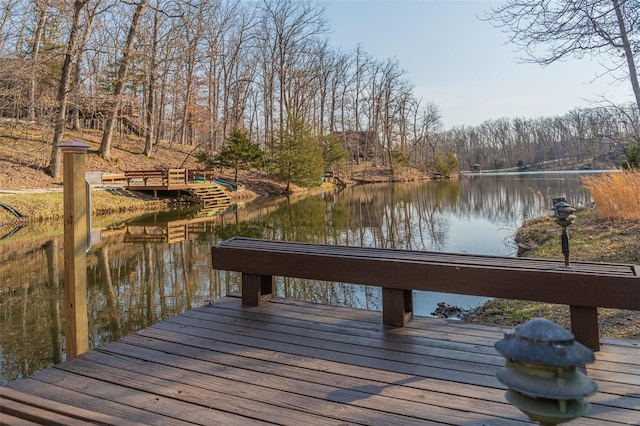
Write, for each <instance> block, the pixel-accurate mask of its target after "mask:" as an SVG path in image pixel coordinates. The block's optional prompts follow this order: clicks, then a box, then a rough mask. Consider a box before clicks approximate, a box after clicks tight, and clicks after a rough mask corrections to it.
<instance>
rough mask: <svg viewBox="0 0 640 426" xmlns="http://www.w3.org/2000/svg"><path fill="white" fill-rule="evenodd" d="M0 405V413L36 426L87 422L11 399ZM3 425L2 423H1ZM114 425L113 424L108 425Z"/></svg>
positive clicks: (57, 425) (82, 423)
mask: <svg viewBox="0 0 640 426" xmlns="http://www.w3.org/2000/svg"><path fill="white" fill-rule="evenodd" d="M1 401H2V404H0V413H2V414H3V415H4V414H8V415H10V416H13V417H17V418H21V419H25V420H28V421H30V422H34V423H38V424H47V425H52V426H84V425H86V424H87V420H79V419H76V418H73V417H68V416H65V415H64V414H59V413H55V412H51V411H47V410H43V409H42V408H38V407H34V406H32V405H28V404H24V403H22V402H19V401H13V400H11V399H4V398H3V399H2V400H1ZM3 424H4V421H3ZM110 424H114V423H110Z"/></svg>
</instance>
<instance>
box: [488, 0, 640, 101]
mask: <svg viewBox="0 0 640 426" xmlns="http://www.w3.org/2000/svg"><path fill="white" fill-rule="evenodd" d="M485 19H487V20H488V21H490V22H491V23H492V24H493V25H494V26H496V27H498V28H501V29H503V30H504V31H505V32H507V33H510V34H511V36H510V41H511V42H512V43H514V44H516V45H517V46H520V47H522V48H523V49H524V52H525V54H526V55H527V60H529V61H532V62H534V63H538V64H541V65H549V64H552V63H554V62H556V61H559V60H562V59H565V58H567V57H576V58H582V57H584V56H585V55H593V56H601V57H603V58H606V60H607V61H611V63H612V64H613V66H612V67H611V66H607V65H605V69H606V70H607V72H612V73H614V74H615V72H616V71H618V70H620V69H624V68H626V73H625V74H626V76H627V77H628V78H629V81H630V82H631V87H632V89H633V93H634V96H635V101H636V105H637V106H638V108H640V84H638V75H637V68H636V63H635V58H634V55H635V54H637V52H638V43H639V42H640V40H639V38H640V32H638V30H637V28H638V26H639V25H640V1H638V0H622V1H620V0H561V1H549V0H508V1H506V2H505V3H504V4H503V5H501V6H500V7H498V8H494V9H492V10H491V11H490V12H489V13H487V15H486V16H485Z"/></svg>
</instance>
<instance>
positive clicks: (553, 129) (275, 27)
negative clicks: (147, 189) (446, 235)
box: [0, 0, 640, 186]
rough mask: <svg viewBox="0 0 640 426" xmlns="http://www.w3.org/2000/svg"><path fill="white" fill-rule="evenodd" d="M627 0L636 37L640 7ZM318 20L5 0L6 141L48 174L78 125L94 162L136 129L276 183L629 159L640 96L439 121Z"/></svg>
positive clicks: (110, 2) (287, 0) (1, 71)
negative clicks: (478, 119) (335, 175)
mask: <svg viewBox="0 0 640 426" xmlns="http://www.w3.org/2000/svg"><path fill="white" fill-rule="evenodd" d="M532 1H533V0H532ZM587 3H588V2H587ZM627 3H629V2H625V5H623V6H624V7H627ZM623 6H620V7H623ZM616 11H617V9H616V10H613V9H612V10H611V11H610V16H613V15H611V14H613V13H614V12H616ZM624 11H625V15H624V16H622V17H621V18H620V19H622V21H624V22H626V23H628V25H629V26H630V28H631V29H629V31H628V34H627V33H625V34H626V37H627V43H632V44H634V45H635V43H637V36H638V35H637V34H636V33H637V30H636V28H638V26H637V25H635V24H634V23H637V20H638V17H637V16H633V15H632V14H630V12H629V13H627V12H628V10H627V9H624ZM494 18H495V19H498V18H499V11H496V12H495V16H494ZM507 24H508V22H506V23H505V25H507ZM602 25H604V23H603V24H602ZM607 25H609V26H608V27H607V28H612V27H611V24H610V23H608V22H607ZM634 25H635V26H634ZM329 30H330V23H328V22H327V21H326V18H325V15H324V10H323V7H322V5H321V4H318V3H315V2H310V1H306V0H305V1H291V0H261V1H257V2H241V1H234V0H220V1H195V2H188V3H185V2H176V1H173V0H137V1H134V2H124V1H121V0H74V1H69V2H64V1H60V0H2V7H0V118H2V120H3V123H4V124H5V125H6V126H7V130H5V131H3V135H1V136H0V137H2V138H3V139H2V143H3V144H4V143H5V141H7V140H8V139H6V138H7V137H19V136H16V134H20V133H30V132H31V131H32V130H33V129H40V130H39V131H40V134H41V135H42V136H41V137H35V138H34V140H35V141H36V143H37V144H38V149H39V150H40V151H39V152H41V153H42V152H46V154H47V156H46V160H45V161H44V164H41V163H37V164H36V163H34V164H31V165H30V166H31V167H32V168H35V169H46V170H47V172H48V174H49V175H51V176H52V177H53V178H54V179H59V176H60V169H61V165H60V159H61V158H60V155H59V149H58V148H57V146H58V144H59V143H61V142H63V141H65V140H69V137H71V136H72V135H73V137H75V136H76V135H78V134H80V135H82V134H90V135H91V140H92V143H95V142H93V139H95V137H96V135H98V136H99V139H100V140H99V144H98V146H97V148H96V150H95V151H96V152H97V154H98V155H99V156H100V158H101V159H102V160H104V161H103V163H101V167H102V169H103V170H105V171H106V170H109V169H114V168H117V169H121V168H122V167H121V165H115V164H114V162H115V161H116V160H117V158H116V155H115V154H114V146H115V145H120V146H122V145H125V144H126V143H127V141H128V140H135V141H136V144H135V146H136V148H135V151H132V154H133V153H135V154H143V155H145V156H146V157H148V158H150V159H153V158H154V157H157V158H158V161H159V162H162V159H161V158H159V157H160V156H161V155H163V154H160V152H159V150H160V149H161V147H164V148H162V149H163V150H167V149H168V150H172V149H176V150H180V151H184V152H189V153H190V155H192V156H194V157H197V158H199V159H200V160H201V161H202V162H205V163H206V162H208V163H207V164H210V165H219V166H226V167H231V168H233V169H234V170H235V171H236V172H237V171H238V170H241V169H247V168H250V169H260V170H261V171H263V172H265V173H268V174H269V176H270V177H273V178H275V179H278V180H280V181H281V182H282V183H283V184H285V185H287V186H288V185H289V184H291V183H298V184H302V185H308V184H310V183H313V182H317V181H318V180H319V178H320V177H321V176H322V173H323V171H324V170H325V169H328V168H331V169H333V168H340V167H344V166H345V165H350V166H361V165H363V164H366V165H367V167H369V166H370V167H372V168H376V167H382V168H384V169H385V170H387V171H388V173H389V174H391V175H393V174H395V173H398V172H399V171H400V170H405V169H406V168H415V169H417V170H420V171H422V172H427V173H432V174H436V175H448V174H451V173H455V172H457V171H458V169H469V168H471V167H472V165H474V164H477V165H479V166H480V167H482V168H483V169H495V168H504V167H527V166H529V165H535V164H538V165H540V164H542V165H544V164H548V163H549V162H557V161H565V160H567V161H569V159H570V160H571V161H570V164H573V165H577V166H580V165H584V166H587V165H593V164H596V165H605V166H612V165H615V164H620V162H621V161H622V160H624V159H625V155H626V158H627V160H628V159H629V158H631V159H633V158H634V157H633V156H634V155H635V156H636V157H635V158H636V161H637V155H638V154H637V152H638V134H637V130H638V129H639V128H640V125H639V116H640V115H639V114H638V108H637V105H634V106H614V105H608V106H606V107H599V108H594V109H587V110H574V111H571V112H569V113H567V115H565V116H562V117H550V118H535V119H525V118H511V119H509V118H501V119H497V120H491V121H487V122H485V123H483V124H481V125H479V126H473V127H468V126H465V127H456V128H452V129H447V130H445V129H444V128H443V125H442V117H441V112H440V110H439V108H438V106H437V105H435V104H433V103H429V102H425V101H424V100H423V99H421V98H419V97H418V96H417V95H416V94H415V93H414V88H413V85H412V83H411V82H410V81H409V79H408V76H407V72H406V71H405V70H403V69H402V65H401V64H400V63H399V62H398V61H397V60H396V59H385V58H376V57H374V56H373V55H371V54H369V53H367V52H366V51H364V49H363V48H362V47H361V46H359V45H358V46H355V47H354V48H353V49H352V50H349V51H341V50H336V49H334V48H332V47H331V45H330V43H329V36H330V34H329ZM619 35H620V34H619ZM620 36H621V35H620ZM616 37H617V38H615V39H616V40H618V38H620V37H618V36H616ZM623 48H624V46H622V47H619V48H616V47H615V46H614V47H611V49H610V51H609V52H614V51H616V49H623ZM623 50H624V49H623ZM636 50H637V49H636ZM624 51H626V50H624ZM627 62H628V61H627ZM629 67H630V68H629V69H630V70H632V69H633V70H635V68H634V67H635V65H633V67H632V66H631V65H629ZM25 129H26V130H25ZM42 129H44V130H42ZM70 132H73V133H70ZM7 135H10V136H7ZM238 138H240V139H242V144H243V145H241V146H235V147H234V146H232V145H233V144H237V143H238V142H239V139H238ZM243 138H246V141H245V140H244V139H243ZM238 148H241V149H248V150H250V151H251V150H255V149H256V148H257V149H258V150H259V152H257V153H255V152H254V153H253V154H251V152H247V153H242V154H241V155H240V156H238V153H237V152H235V153H233V152H232V151H233V150H234V149H235V150H236V151H237V149H238ZM634 153H635V154H634ZM245 154H246V155H245ZM234 156H235V157H234ZM246 156H249V157H251V156H256V157H255V158H253V159H249V158H243V157H246ZM302 164H304V166H305V167H299V166H301V165H302Z"/></svg>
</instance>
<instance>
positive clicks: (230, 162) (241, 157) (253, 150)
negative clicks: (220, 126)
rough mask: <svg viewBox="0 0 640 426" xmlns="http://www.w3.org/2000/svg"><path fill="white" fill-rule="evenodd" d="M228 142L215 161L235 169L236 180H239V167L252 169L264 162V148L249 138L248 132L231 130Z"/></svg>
mask: <svg viewBox="0 0 640 426" xmlns="http://www.w3.org/2000/svg"><path fill="white" fill-rule="evenodd" d="M226 140H227V144H226V145H225V146H224V148H222V150H221V151H220V153H219V154H218V155H216V157H215V158H214V163H217V164H219V165H220V166H222V167H229V168H232V169H233V170H234V180H236V181H237V180H238V170H239V169H241V168H242V169H245V170H246V169H251V168H255V167H259V166H260V165H261V164H262V160H263V155H262V150H261V149H260V147H259V146H258V144H256V143H253V142H251V141H250V140H249V137H248V136H247V134H246V133H244V132H243V131H241V130H239V129H233V130H231V133H229V137H227V139H226Z"/></svg>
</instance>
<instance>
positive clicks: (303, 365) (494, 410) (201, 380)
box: [0, 298, 640, 426]
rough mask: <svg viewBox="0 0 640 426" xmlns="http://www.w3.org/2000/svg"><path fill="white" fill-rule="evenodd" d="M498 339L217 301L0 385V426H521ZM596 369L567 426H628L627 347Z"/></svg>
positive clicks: (328, 310)
mask: <svg viewBox="0 0 640 426" xmlns="http://www.w3.org/2000/svg"><path fill="white" fill-rule="evenodd" d="M506 330H507V329H506V328H500V327H495V326H488V325H486V326H485V325H477V324H465V323H460V322H455V321H448V320H439V319H433V318H415V319H414V320H413V321H411V322H410V323H409V324H408V325H407V326H406V327H403V328H394V327H388V326H384V325H383V324H382V316H381V315H380V313H379V312H372V311H364V310H356V309H351V308H341V307H334V306H326V305H315V304H307V303H302V302H294V301H288V300H281V299H276V300H273V301H272V302H269V303H266V304H265V305H262V306H259V307H243V306H242V305H241V301H240V300H239V299H235V298H225V299H224V300H222V301H220V302H216V303H215V304H212V305H210V306H204V307H201V308H199V309H196V310H193V311H190V312H187V313H186V314H184V315H182V316H179V317H176V318H172V319H169V320H166V321H163V322H161V323H158V324H155V325H154V326H152V327H149V328H147V329H144V330H142V331H140V332H138V333H137V334H134V335H129V336H127V337H125V338H123V339H122V340H120V341H119V342H115V343H109V344H106V345H104V346H101V347H99V348H97V349H96V350H93V351H91V352H88V353H86V354H84V355H81V356H80V357H78V358H76V359H73V360H71V361H68V362H64V363H61V364H58V365H56V366H54V367H52V368H49V369H46V370H43V371H40V372H38V373H36V374H34V375H33V376H30V377H27V378H24V379H20V380H16V381H14V382H11V383H9V385H8V386H6V387H4V388H0V412H1V414H0V423H1V424H7V425H12V424H31V423H29V422H28V421H30V422H33V423H46V424H63V425H73V424H86V423H99V424H113V425H127V424H145V425H151V424H159V425H160V424H161V425H186V424H198V425H253V424H280V425H295V426H301V425H314V426H321V425H351V424H359V425H383V424H384V425H434V424H445V425H464V426H469V425H490V426H500V425H530V424H532V423H530V422H528V420H527V418H526V416H525V415H524V414H522V413H520V411H518V410H517V409H516V408H514V407H512V406H511V405H509V404H508V403H506V402H505V399H504V387H503V386H502V385H501V384H500V383H499V382H498V381H497V379H496V378H495V373H496V370H497V369H498V368H500V367H501V366H502V365H503V364H504V359H503V358H502V357H501V356H499V355H498V354H497V353H496V351H495V350H494V348H493V344H494V343H495V342H496V341H498V340H500V339H502V337H503V333H504V331H506ZM596 359H597V361H596V362H595V363H594V364H590V365H588V366H587V372H588V374H589V376H590V377H591V378H592V379H594V380H595V381H596V382H597V383H598V386H599V388H600V390H599V392H598V393H597V394H596V395H594V396H592V397H590V398H589V401H590V402H591V403H592V410H591V412H590V413H589V414H588V416H587V417H584V418H580V419H577V420H575V421H574V422H572V423H571V425H593V426H595V425H621V424H622V425H638V424H639V422H640V341H633V340H619V339H604V341H603V345H602V350H601V351H599V352H597V353H596ZM21 419H26V420H28V421H23V420H21Z"/></svg>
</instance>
